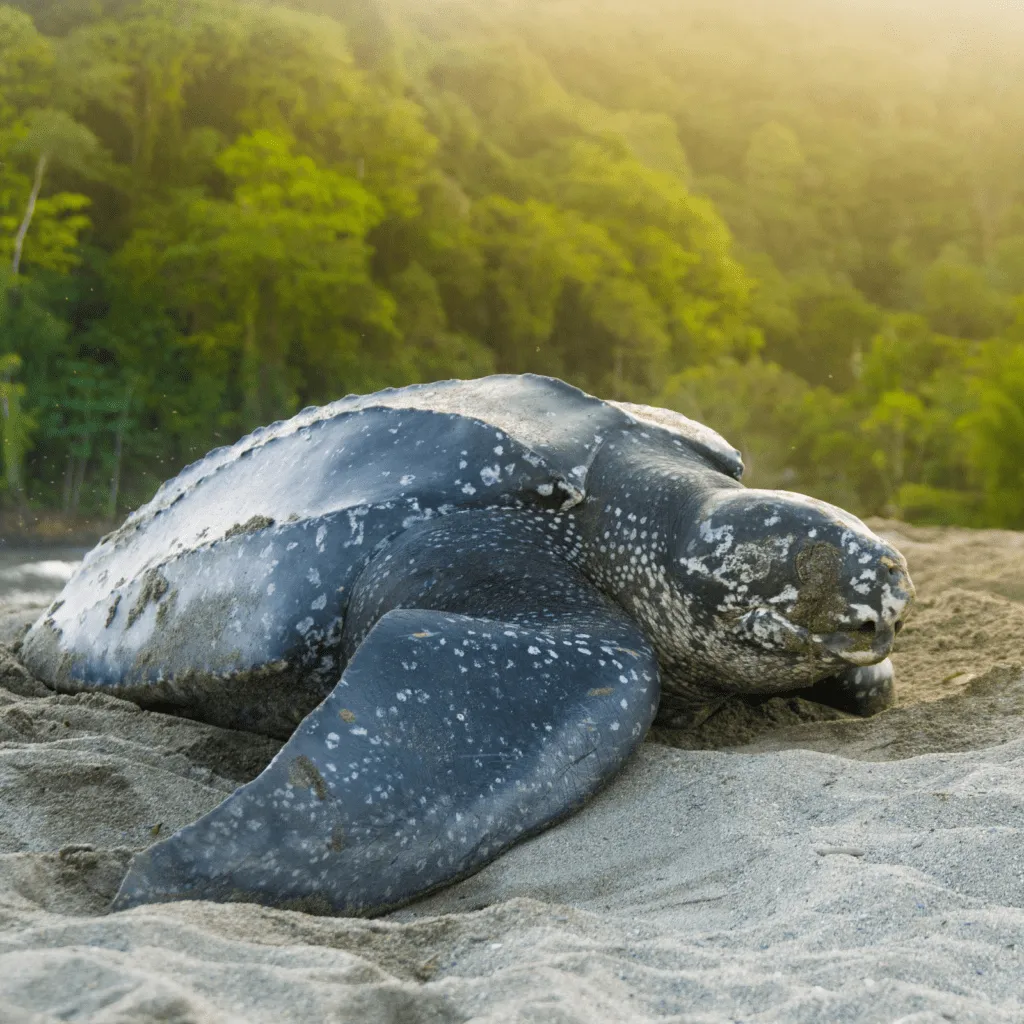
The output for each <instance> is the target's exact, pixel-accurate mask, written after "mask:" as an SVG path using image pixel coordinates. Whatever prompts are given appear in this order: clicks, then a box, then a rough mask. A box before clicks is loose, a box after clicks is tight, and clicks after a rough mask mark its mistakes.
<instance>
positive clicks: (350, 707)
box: [114, 592, 658, 914]
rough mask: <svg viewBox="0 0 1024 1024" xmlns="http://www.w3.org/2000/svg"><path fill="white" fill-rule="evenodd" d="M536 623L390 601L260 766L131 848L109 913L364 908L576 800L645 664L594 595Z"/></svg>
mask: <svg viewBox="0 0 1024 1024" xmlns="http://www.w3.org/2000/svg"><path fill="white" fill-rule="evenodd" d="M575 604H576V607H575V608H574V609H573V611H572V612H571V613H567V614H565V615H562V616H557V617H554V618H553V620H552V621H550V623H545V624H544V625H537V626H526V625H518V624H516V622H515V621H513V620H511V619H509V620H505V621H501V620H495V619H493V618H478V617H471V616H466V615H462V614H453V613H450V612H443V611H419V610H411V609H401V610H393V611H389V612H387V613H386V614H385V615H384V616H383V617H382V618H381V619H380V620H379V621H378V622H377V624H376V625H375V626H374V627H373V628H372V629H371V630H370V632H369V633H368V634H367V635H366V637H365V639H363V640H362V642H361V643H360V644H359V646H358V648H357V650H356V652H355V654H354V655H353V657H352V659H351V661H350V662H349V664H348V666H347V668H346V670H345V672H344V674H343V676H342V678H341V680H340V682H339V683H338V685H337V686H336V687H335V689H334V690H333V692H332V693H331V694H330V695H329V696H328V697H327V699H326V700H324V701H323V703H322V704H320V706H319V707H317V709H316V710H315V711H313V712H312V713H311V714H310V715H309V716H308V717H307V718H306V719H305V720H304V721H303V723H302V724H301V725H300V726H299V728H298V729H297V730H296V732H295V733H294V735H293V736H292V738H291V739H290V740H289V741H288V743H287V744H286V745H285V746H284V747H283V748H282V750H281V751H280V753H279V754H278V755H277V756H276V757H275V758H274V760H273V761H272V762H271V763H270V765H269V766H268V767H267V768H266V770H265V771H264V772H263V773H262V775H260V776H259V777H258V778H257V779H255V780H254V781H253V782H251V783H249V784H248V785H246V786H243V787H241V788H240V789H238V790H237V791H236V792H235V793H234V794H233V795H232V796H230V797H229V798H228V799H227V800H225V801H224V802H223V803H222V804H220V805H219V806H218V807H216V808H215V809H214V810H213V811H211V812H210V813H209V814H207V815H206V816H205V817H203V818H201V819H199V820H198V821H197V822H195V823H194V824H192V825H189V826H188V827H186V828H184V829H182V830H181V831H180V832H178V833H176V834H175V835H173V836H171V837H170V838H169V839H167V840H165V841H164V842H161V843H158V844H156V845H155V846H153V847H151V848H149V849H148V850H145V851H143V852H142V853H140V854H138V855H137V856H136V857H135V859H134V861H133V862H132V866H131V869H130V871H129V873H128V875H127V877H126V878H125V880H124V882H123V884H122V886H121V889H120V892H119V893H118V895H117V898H116V899H115V902H114V909H115V910H119V909H124V908H127V907H131V906H135V905H137V904H142V903H152V902H163V901H169V900H177V899H211V900H222V901H223V900H239V901H246V902H257V903H264V904H267V905H271V906H278V907H292V908H295V909H303V910H308V911H314V912H317V911H319V912H322V913H343V914H371V913H377V912H380V911H383V910H385V909H388V908H390V907H394V906H397V905H399V904H401V903H403V902H406V901H408V900H410V899H412V898H413V897H415V896H418V895H421V894H423V893H424V892H427V891H429V890H431V889H433V888H435V887H437V886H440V885H443V884H445V883H448V882H452V881H454V880H456V879H458V878H460V877H463V876H465V875H468V874H471V873H472V872H474V871H476V870H478V869H479V868H481V867H482V866H483V865H484V864H486V863H487V862H488V861H490V860H492V859H493V858H494V857H496V856H497V855H498V854H499V853H501V851H502V850H504V849H506V848H507V847H508V846H510V845H511V844H512V843H514V842H516V841H518V840H519V839H522V838H524V837H525V836H528V835H530V834H531V833H534V832H537V831H539V830H540V829H542V828H543V827H544V826H546V825H549V824H551V823H552V822H553V821H556V820H557V819H559V818H562V817H564V816H565V815H567V814H569V813H570V812H572V811H574V810H575V809H577V808H578V807H580V806H581V805H582V804H583V803H584V802H585V801H586V800H587V799H588V798H589V797H591V796H593V795H594V793H595V792H596V791H597V790H598V789H599V788H600V787H601V786H602V785H603V784H604V783H605V782H607V781H608V780H609V779H610V778H611V777H612V775H614V773H615V772H616V771H617V770H618V769H619V768H620V767H621V765H622V764H623V762H624V761H625V759H626V758H627V756H628V755H629V754H630V753H631V751H632V750H633V749H634V748H635V747H636V746H637V745H638V744H639V742H640V741H641V739H642V738H643V736H644V734H645V733H646V731H647V728H648V726H649V725H650V722H651V720H652V718H653V715H654V711H655V708H656V704H657V696H658V668H657V661H656V659H655V656H654V654H653V652H652V651H651V649H650V647H649V646H648V644H647V642H646V640H645V639H644V637H643V635H642V634H641V633H640V631H639V629H638V627H637V626H636V625H635V623H633V622H632V621H631V620H630V619H629V618H628V617H627V616H626V615H625V613H622V612H620V611H618V610H617V609H616V608H615V606H614V605H612V604H611V603H610V602H608V601H607V600H606V599H604V598H602V597H601V595H599V594H597V593H596V592H595V594H594V603H593V606H592V607H591V608H590V609H581V608H580V607H579V595H578V594H577V595H576V601H575Z"/></svg>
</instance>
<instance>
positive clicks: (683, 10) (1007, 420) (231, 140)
mask: <svg viewBox="0 0 1024 1024" xmlns="http://www.w3.org/2000/svg"><path fill="white" fill-rule="evenodd" d="M967 15H969V16H970V20H967ZM1022 43H1024V25H1022V24H1021V23H1020V22H1019V21H1018V22H1015V21H1014V20H1013V15H1012V14H1002V15H1000V14H998V13H993V14H991V15H990V16H985V15H983V14H979V13H978V11H977V10H972V11H970V12H967V11H966V10H965V17H964V18H963V19H960V18H958V17H957V16H956V15H955V13H950V14H945V13H943V12H942V11H941V10H940V9H938V8H936V7H934V6H933V5H929V6H928V7H927V8H924V7H922V10H921V12H919V13H917V14H915V13H914V12H913V11H912V10H908V9H905V8H904V9H902V10H894V9H892V8H890V7H888V6H886V7H884V8H883V7H881V6H880V7H879V8H878V9H871V8H870V7H868V6H867V0H864V5H863V6H861V7H854V8H851V7H850V5H846V4H843V5H840V4H835V3H829V2H826V0H788V2H781V0H780V2H779V3H777V4H772V5H765V6H764V7H763V8H762V6H759V5H753V4H750V3H748V2H747V0H713V2H712V0H673V2H671V3H668V2H667V0H666V2H659V0H634V2H632V3H629V4H625V3H622V4H610V3H602V2H600V0H575V2H573V0H543V2H541V0H533V2H530V0H509V2H506V3H491V2H488V3H486V4H485V3H483V2H476V3H468V2H450V3H442V2H440V0H391V2H389V3H386V4H385V3H384V0H291V2H282V3H279V4H277V5H274V4H270V3H265V2H248V3H242V2H237V0H21V2H17V3H14V4H13V5H11V6H0V414H2V417H0V428H2V458H3V480H2V487H3V501H4V502H5V505H6V507H7V508H8V509H9V510H21V511H22V512H25V511H27V510H29V509H35V510H40V509H53V510H61V511H63V512H64V513H66V514H69V515H90V516H110V517H112V516H114V515H115V514H116V513H117V511H118V510H119V509H123V508H125V507H130V506H132V505H133V504H136V503H138V502H139V501H141V500H143V499H145V498H146V497H147V496H148V495H149V493H151V491H152V489H153V488H154V486H155V485H156V484H157V483H158V482H159V481H160V480H162V479H163V478H165V477H166V476H168V475H170V474H171V473H172V472H174V471H175V470H177V469H178V468H179V467H180V466H181V465H182V464H183V463H185V462H187V461H190V460H191V459H193V458H195V457H197V456H199V455H201V454H202V453H203V452H204V451H205V450H207V449H208V448H210V447H212V446H214V445H217V444H224V443H228V442H230V441H232V440H234V439H235V438H237V437H238V436H240V435H241V434H242V433H244V432H245V431H247V430H249V429H251V428H252V427H254V426H256V425H257V424H260V423H264V422H269V421H271V420H273V419H276V418H280V417H283V416H287V415H290V414H291V413H293V412H295V411H297V410H298V409H299V408H301V407H302V406H303V405H306V404H310V403H319V402H323V401H327V400H329V399H331V398H334V397H337V396H339V395H342V394H345V393H347V392H352V391H364V390H372V389H376V388H378V387H382V386H386V385H399V384H404V383H408V382H412V381H416V380H428V379H435V378H440V377H445V376H475V375H479V374H483V373H488V372H491V371H494V370H500V371H515V372H518V371H525V370H533V371H537V372H541V373H551V374H556V375H558V376H562V377H564V378H566V379H568V380H570V381H572V382H574V383H577V384H579V385H580V386H582V387H584V388H586V389H588V390H590V391H593V392H595V393H597V394H600V395H604V396H608V397H619V398H627V399H631V400H640V401H655V402H658V403H662V404H668V405H672V406H674V407H675V408H678V409H680V410H682V411H684V412H686V413H687V414H689V415H691V416H694V417H697V418H699V419H702V420H704V421H706V422H708V423H710V424H712V425H714V426H716V427H718V428H719V429H720V430H722V432H723V433H725V435H726V436H727V437H729V438H730V440H732V441H733V442H734V443H736V444H738V445H739V446H740V447H741V448H742V449H743V450H744V452H745V455H746V458H747V462H748V465H749V470H750V482H751V483H755V484H762V485H767V486H787V487H793V488H796V489H802V490H808V491H811V492H812V493H816V494H819V495H821V496H823V497H826V498H830V499H832V500H836V501H839V502H841V503H843V504H845V505H847V506H849V507H851V508H854V509H856V510H857V511H859V512H861V513H865V514H868V513H879V512H881V513H885V514H898V515H902V516H905V517H908V518H911V519H917V520H922V521H938V522H961V523H968V524H991V525H1000V526H1015V527H1024V58H1022V56H1021V54H1024V46H1022V45H1021V44H1022Z"/></svg>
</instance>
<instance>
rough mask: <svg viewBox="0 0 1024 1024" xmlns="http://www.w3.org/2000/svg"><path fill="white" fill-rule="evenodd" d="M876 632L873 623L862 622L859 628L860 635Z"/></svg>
mask: <svg viewBox="0 0 1024 1024" xmlns="http://www.w3.org/2000/svg"><path fill="white" fill-rule="evenodd" d="M874 631H875V624H874V623H873V622H862V623H861V624H860V625H859V626H858V627H857V632H858V633H874Z"/></svg>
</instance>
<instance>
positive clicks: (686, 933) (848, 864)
mask: <svg viewBox="0 0 1024 1024" xmlns="http://www.w3.org/2000/svg"><path fill="white" fill-rule="evenodd" d="M872 526H873V527H874V528H875V529H876V530H878V531H879V532H881V533H883V534H885V535H886V536H887V537H888V538H889V539H891V540H893V541H894V542H895V543H896V544H897V545H898V546H899V547H900V548H901V550H903V552H904V553H905V554H906V555H907V558H908V560H909V562H910V566H911V571H912V574H913V576H914V579H915V582H916V584H917V588H918V593H919V601H918V605H917V609H916V611H915V613H914V615H913V617H912V618H911V620H910V621H909V622H908V624H907V627H906V629H905V630H904V631H903V633H902V634H901V635H900V637H899V641H898V646H897V650H896V653H895V655H894V662H895V664H896V670H897V673H898V686H899V698H898V703H897V705H896V706H895V707H894V708H892V709H891V710H889V711H887V712H884V713H883V714H881V715H879V716H877V717H876V718H874V719H870V720H861V719H855V718H851V717H849V716H846V715H843V714H841V713H839V712H835V711H831V710H829V709H824V708H821V707H820V706H818V705H812V704H809V703H808V702H806V701H801V700H798V699H796V698H789V699H781V698H779V699H775V700H771V701H765V702H764V703H762V704H759V705H757V706H751V705H740V704H737V705H734V706H731V707H727V708H725V709H723V711H722V712H720V713H719V715H717V716H715V718H714V719H712V720H711V721H709V723H707V725H706V726H705V727H703V728H702V729H700V730H696V731H694V732H682V731H674V730H656V731H655V732H654V733H653V734H652V736H651V737H650V738H649V740H648V742H646V743H645V744H643V747H642V748H641V750H640V752H639V753H638V754H637V756H636V757H634V758H633V760H632V761H631V763H630V764H629V765H628V767H627V768H626V770H625V771H624V772H623V773H622V774H621V775H620V776H619V777H618V778H617V779H616V780H615V781H614V782H613V783H612V785H611V786H609V787H608V788H607V789H606V790H605V791H604V792H603V793H602V794H601V795H600V796H599V797H598V798H597V799H595V800H594V801H593V802H592V803H591V804H590V805H589V806H588V807H587V808H586V809H585V810H584V811H583V812H582V813H580V814H578V815H576V816H575V817H573V818H571V819H570V820H568V821H567V822H565V823H563V824H562V825H560V826H558V827H556V828H553V829H550V830H549V831H547V832H545V833H544V834H542V835H540V836H538V837H537V838H535V839H532V840H529V841H527V842H525V843H523V844H521V845H520V846H518V847H516V848H514V849H513V850H512V851H510V852H509V853H507V854H506V855H505V856H503V857H501V858H500V859H499V860H497V861H496V862H494V863H492V864H491V865H490V866H489V867H487V868H485V869H484V870H483V871H482V872H480V873H479V874H478V875H476V876H474V877H473V878H470V879H468V880H466V881H464V882H462V883H460V884H458V885H456V886H452V887H450V888H447V889H444V890H442V891H440V892H438V893H436V894H434V895H432V896H429V897H427V898H425V899H422V900H420V901H418V902H416V903H414V904H412V905H410V906H408V907H405V908H403V909H401V910H399V911H396V912H394V913H392V914H390V915H388V916H387V917H385V918H381V919H377V920H359V919H343V918H325V917H311V916H307V915H303V914H300V913H295V912H287V911H273V910H267V909H265V908H261V907H256V906H251V905H241V904H233V905H216V904H209V903H181V904H168V905H163V906H156V907H143V908H138V909H135V910H131V911H127V912H124V913H119V914H113V915H112V914H109V913H107V906H108V904H109V900H110V899H111V897H112V896H113V894H114V892H115V891H116V889H117V886H118V884H119V882H120V879H121V877H122V875H123V873H124V871H125V869H126V866H127V863H128V861H129V859H130V857H131V855H132V853H133V851H135V850H137V849H140V848H142V847H144V846H146V845H148V844H149V843H151V842H152V841H153V839H154V838H155V837H157V836H162V835H166V834H168V833H169V832H170V831H173V830H174V829H177V828H179V827H180V826H182V825H184V824H186V823H187V822H189V821H191V820H193V819H195V818H196V817H198V816H199V815H201V814H203V813H204V812H205V811H207V810H208V809H210V808H211V807H213V806H214V805H215V804H217V803H218V802H219V801H220V800H221V799H223V797H224V796H225V795H226V794H228V793H229V792H231V790H232V789H233V788H234V787H235V786H237V785H238V784H239V783H240V782H243V781H245V780H247V779H249V778H252V777H253V776H254V775H255V774H257V773H258V772H259V771H260V770H261V768H262V766H263V765H264V764H266V762H267V761H268V760H269V759H270V758H271V757H272V756H273V754H274V752H275V751H276V749H277V747H278V744H277V742H276V741H273V740H270V739H267V738H263V737H258V736H252V735H248V734H243V733H234V732H229V731H227V730H223V729H218V728H215V727H212V726H207V725H204V724H201V723H197V722H193V721H189V720H186V719H181V718H175V717H170V716H167V715H161V714H156V713H151V712H145V711H141V710H140V709H138V708H136V707H135V706H134V705H132V704H128V703H125V702H123V701H119V700H115V699H112V698H108V697H104V696H99V695H83V696H74V697H71V696H57V695H53V694H52V693H50V691H48V690H47V689H46V688H45V687H43V686H42V685H41V684H40V683H38V682H36V681H35V680H33V679H32V678H31V677H30V676H29V675H28V673H27V672H26V671H25V670H24V669H23V668H22V667H21V665H20V664H19V663H18V661H17V657H16V643H17V639H18V637H19V635H20V632H21V630H22V629H23V628H24V626H25V625H26V624H27V623H28V622H29V621H31V620H32V619H33V618H34V617H35V616H36V615H37V614H38V611H39V610H40V609H41V608H42V607H43V606H44V605H45V603H46V602H47V600H49V597H50V596H51V595H52V593H53V592H55V591H56V590H57V589H59V587H60V585H61V582H62V579H63V578H66V574H67V572H69V571H70V566H71V565H72V564H73V557H71V556H72V555H73V553H70V554H69V555H68V557H63V556H62V557H54V558H47V559H40V560H38V561H40V562H42V561H45V562H46V563H47V565H46V566H45V567H43V568H37V569H36V570H33V569H32V568H31V566H28V567H26V566H27V562H25V561H24V560H23V562H18V561H17V559H12V560H10V561H9V563H3V564H0V586H2V587H3V605H2V607H0V641H2V642H3V644H4V646H3V647H2V648H0V1022H7V1021H11V1022H18V1024H21V1022H25V1024H28V1022H32V1024H38V1022H49V1021H63V1020H75V1021H88V1022H96V1024H101V1022H102V1024H113V1022H128V1021H132V1022H135V1021H174V1022H180V1024H185V1022H193V1021H194V1022H197V1024H198V1022H203V1024H206V1022H218V1024H219V1022H225V1024H226V1022H243V1021H244V1022H249V1021H252V1022H263V1021H266V1022H280V1021H285V1020H287V1021H304V1022H305V1021H309V1022H323V1021H331V1022H349V1021H351V1022H360V1024H362V1022H396V1024H407V1022H408V1024H419V1022H423V1024H427V1022H444V1024H447V1022H466V1021H473V1022H481V1024H483V1022H486V1024H499V1022H501V1024H504V1022H513V1021H514V1022H519V1021H529V1022H538V1024H540V1022H544V1024H546V1022H576V1021H579V1022H581V1024H582V1022H590V1021H673V1022H687V1024H691V1022H692V1024H725V1022H739V1021H743V1022H754V1021H757V1022H773V1024H774V1022H787V1024H788V1022H794V1024H796V1022H808V1024H810V1022H818V1021H823V1022H833V1021H834V1022H845V1021H850V1022H854V1021H855V1022H862V1021H863V1022H876V1021H877V1022H886V1024H894V1022H900V1024H911V1022H912V1024H933V1022H934V1024H939V1022H942V1021H956V1022H969V1021H978V1022H985V1024H989V1022H1003V1021H1006V1022H1019V1021H1022V1020H1024V841H1022V840H1024V664H1022V663H1024V642H1022V638H1024V534H1016V533H1008V532H1003V531H994V530H989V531H967V530H956V529H946V528H913V527H909V526H906V525H904V524H899V523H893V522H883V521H875V522H873V523H872ZM58 566H62V568H58ZM4 572H7V573H8V574H9V575H8V577H5V576H4V575H3V574H4ZM19 574H20V575H19ZM713 748H717V749H713Z"/></svg>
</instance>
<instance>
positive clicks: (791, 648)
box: [659, 488, 914, 693]
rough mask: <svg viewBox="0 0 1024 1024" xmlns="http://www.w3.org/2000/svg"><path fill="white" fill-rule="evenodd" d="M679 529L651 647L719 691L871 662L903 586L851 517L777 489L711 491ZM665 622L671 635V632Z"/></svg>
mask: <svg viewBox="0 0 1024 1024" xmlns="http://www.w3.org/2000/svg"><path fill="white" fill-rule="evenodd" d="M683 519H684V520H685V523H684V522H683V520H681V521H680V523H681V525H680V528H679V529H677V530H676V531H675V536H674V538H673V540H672V543H671V556H670V562H669V565H668V566H666V569H667V574H668V580H667V582H668V593H667V594H666V595H665V598H666V600H667V602H668V604H669V606H670V608H671V607H673V606H674V608H675V612H676V614H675V615H672V614H671V612H670V614H669V615H667V616H665V615H663V616H662V617H661V618H662V627H663V629H664V628H666V627H667V630H668V633H669V634H670V635H663V636H662V637H660V638H659V639H661V640H662V642H663V645H665V646H667V647H668V648H669V649H670V651H671V647H672V646H673V644H674V643H676V644H678V652H677V657H675V658H673V657H672V656H671V653H670V654H669V657H668V659H667V660H668V661H669V662H673V661H675V662H677V663H679V664H684V665H685V664H686V663H687V662H688V661H689V662H690V663H691V664H692V663H694V662H696V663H697V665H695V668H696V667H698V666H699V673H698V674H699V675H700V676H701V677H703V678H704V679H706V680H708V682H711V681H714V682H715V683H716V684H721V685H723V688H725V689H726V690H728V691H730V692H759V693H770V692H779V691H783V690H785V689H789V688H793V687H797V686H804V685H809V684H811V683H813V682H815V681H817V680H818V679H822V678H825V677H826V676H829V675H832V674H834V673H835V672H837V671H839V670H841V669H843V668H844V667H847V666H850V665H854V666H866V665H873V664H876V663H878V662H881V661H883V660H884V659H885V658H886V657H887V656H888V654H889V653H890V651H891V650H892V646H893V641H894V639H895V637H896V634H897V633H898V632H899V630H900V628H901V627H902V625H903V622H904V620H905V618H906V615H907V612H908V609H909V607H910V604H911V602H912V600H913V597H914V586H913V583H912V582H911V580H910V575H909V573H908V571H907V563H906V560H905V559H904V557H903V556H902V555H901V554H900V553H899V551H897V550H896V549H895V548H894V547H893V546H892V545H891V544H888V543H887V542H886V541H884V540H883V539H882V538H880V537H878V536H876V535H875V534H874V533H872V531H871V530H870V529H868V527H867V526H866V525H865V524H864V523H862V522H861V521H860V520H859V519H857V518H856V517H855V516H852V515H850V514H849V513H848V512H845V511H843V510H842V509H840V508H837V507H835V506H834V505H829V504H827V503H826V502H823V501H818V500H816V499H814V498H809V497H806V496H805V495H802V494H793V493H790V492H787V491H762V490H755V489H747V488H730V489H727V490H721V491H715V492H712V494H711V495H710V496H709V498H708V499H707V500H706V501H705V502H704V504H703V507H702V508H701V510H700V512H699V514H698V515H697V516H696V517H692V516H691V515H687V516H685V517H683ZM673 618H675V619H676V620H677V621H676V622H675V624H674V627H675V630H676V632H677V634H678V635H677V637H676V638H675V639H674V638H673V637H672V636H671V633H672V632H673V624H672V623H671V621H670V620H671V619H673Z"/></svg>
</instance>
